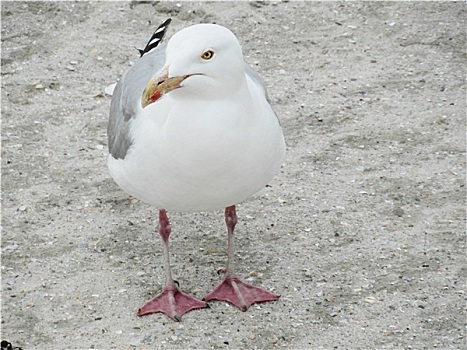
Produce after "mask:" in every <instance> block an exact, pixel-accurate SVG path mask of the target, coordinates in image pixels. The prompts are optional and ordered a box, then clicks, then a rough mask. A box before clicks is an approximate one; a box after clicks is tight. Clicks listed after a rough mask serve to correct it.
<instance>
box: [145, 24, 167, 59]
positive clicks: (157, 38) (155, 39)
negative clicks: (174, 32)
mask: <svg viewBox="0 0 467 350" xmlns="http://www.w3.org/2000/svg"><path fill="white" fill-rule="evenodd" d="M170 22H172V18H167V19H166V20H165V21H164V22H163V23H162V24H161V25H160V26H159V27H157V29H156V30H155V31H154V33H153V34H152V36H151V38H150V39H149V41H148V43H147V44H146V47H145V48H144V49H142V50H141V49H137V50H138V52H139V54H140V58H141V57H143V56H144V55H145V54H147V53H148V52H149V51H151V50H153V49H155V48H156V47H157V46H159V44H160V43H161V42H162V39H163V38H164V35H165V32H166V31H167V28H168V27H169V24H170Z"/></svg>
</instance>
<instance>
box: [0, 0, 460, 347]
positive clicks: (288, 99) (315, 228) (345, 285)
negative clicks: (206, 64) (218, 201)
mask: <svg viewBox="0 0 467 350" xmlns="http://www.w3.org/2000/svg"><path fill="white" fill-rule="evenodd" d="M1 9H2V14H1V19H2V22H1V26H2V56H1V59H2V73H1V74H2V95H1V97H2V124H3V125H2V139H3V144H2V146H3V147H2V206H3V207H2V209H3V210H2V226H3V231H2V310H1V311H2V323H1V327H2V335H1V337H2V340H8V341H10V342H11V343H12V344H13V346H20V347H22V348H23V349H89V348H98V349H158V348H171V349H187V348H192V349H211V348H216V349H217V348H220V349H224V348H225V349H270V348H284V349H411V348H412V349H433V348H440V349H450V348H453V349H461V348H462V347H464V346H465V342H466V338H465V330H466V328H465V319H466V309H465V305H466V304H465V297H466V294H465V292H466V289H465V288H466V285H465V282H466V280H465V279H466V269H465V267H466V259H465V256H464V252H465V215H466V213H465V198H466V197H465V195H466V193H465V122H466V119H465V117H466V113H465V111H466V100H465V96H466V95H465V94H466V89H465V77H466V76H465V73H466V64H465V62H466V51H465V50H466V36H465V35H466V29H465V28H466V23H465V22H466V5H465V3H447V2H432V3H417V2H411V3H401V2H392V3H381V2H378V3H375V2H373V3H354V2H352V3H340V2H332V3H310V2H307V3H305V2H274V3H266V2H253V3H241V2H235V3H200V2H195V3H186V2H183V3H179V4H177V3H175V2H173V3H154V4H151V3H127V2H118V3H117V2H111V3H105V2H90V3H87V2H79V3H78V2H71V3H69V2H66V3H65V2H48V3H22V2H2V3H1ZM167 17H172V18H173V23H172V25H171V28H170V30H169V32H168V37H170V36H171V35H172V34H173V33H175V32H176V31H178V30H180V29H181V28H184V27H186V26H188V25H191V24H195V23H199V22H216V23H219V24H222V25H224V26H227V27H229V28H230V29H231V30H232V31H234V33H236V35H237V36H238V38H239V40H240V42H241V43H242V46H243V49H244V54H245V56H246V57H247V59H248V60H249V62H250V63H251V64H252V65H254V66H255V68H256V69H257V70H258V71H259V72H260V73H261V75H262V76H263V77H264V79H265V81H266V84H267V86H268V88H269V94H270V97H271V101H272V103H273V104H274V106H275V109H276V111H277V113H278V115H279V116H280V119H281V122H282V125H283V129H284V133H285V136H286V139H287V145H288V153H287V160H286V163H285V164H284V166H283V169H282V171H281V172H280V173H279V174H278V176H277V177H276V178H275V179H274V180H273V181H272V182H271V184H270V187H267V188H265V189H264V190H263V191H262V192H260V193H259V194H257V195H255V196H254V197H252V198H251V199H249V200H248V201H246V202H245V203H242V204H241V205H239V207H238V214H239V218H240V223H239V225H238V230H237V235H236V246H237V250H236V258H237V267H238V272H239V275H240V277H241V278H243V279H245V280H248V281H250V283H252V284H255V285H258V286H263V287H264V288H267V289H269V290H271V291H274V292H275V293H278V294H281V296H282V297H281V298H280V300H279V301H278V302H274V303H267V304H261V305H259V306H253V307H251V308H250V309H249V310H248V311H247V312H245V313H243V312H240V311H239V310H238V309H235V308H233V307H232V306H230V305H227V304H226V303H222V302H214V303H211V309H205V310H198V311H194V312H192V313H190V314H187V315H185V316H184V318H183V321H182V322H181V323H176V322H172V321H171V320H169V319H168V318H167V317H166V316H164V315H161V314H158V315H151V316H148V317H143V318H138V317H136V310H137V309H138V307H139V306H141V305H142V304H143V303H144V302H145V301H147V300H149V299H150V298H151V297H153V296H155V295H156V294H157V293H158V292H159V291H160V289H161V287H162V283H163V282H164V276H163V269H162V266H161V264H162V256H161V254H162V247H161V244H160V240H159V237H158V235H157V234H156V217H157V216H156V213H157V211H156V208H153V207H150V206H148V205H145V204H143V203H140V202H138V201H135V200H133V199H132V198H130V197H129V196H128V195H126V194H125V193H123V192H122V191H121V190H120V189H119V188H118V187H117V186H116V185H115V184H114V183H113V181H112V180H111V178H110V176H109V174H108V172H107V169H106V156H107V147H106V125H107V119H108V111H109V105H110V98H109V96H106V95H104V88H105V87H106V86H107V85H109V84H111V83H113V82H115V81H116V80H117V79H118V78H119V77H120V75H121V73H122V72H123V71H124V70H125V69H126V68H127V67H128V66H129V64H130V61H131V60H136V59H137V57H138V54H137V51H136V50H135V48H134V47H139V48H141V47H142V46H143V45H144V43H145V40H147V38H148V37H149V35H150V34H151V33H152V31H153V30H154V28H155V27H156V26H157V25H158V24H159V23H160V22H161V21H163V20H164V19H165V18H167ZM169 216H170V218H171V220H172V229H173V231H172V232H173V235H172V248H173V252H172V265H173V272H174V275H175V277H176V279H177V280H178V281H179V282H180V285H181V286H182V288H183V289H184V290H185V291H186V292H188V293H191V294H193V295H195V296H197V297H199V298H202V297H203V296H204V295H205V294H206V293H208V292H209V291H211V290H212V288H213V287H214V286H215V285H216V284H217V283H218V281H219V276H218V275H217V274H216V271H217V269H218V268H219V267H222V266H223V264H224V262H225V258H226V252H225V248H226V231H225V227H224V224H223V214H222V211H219V212H213V213H198V214H181V213H169Z"/></svg>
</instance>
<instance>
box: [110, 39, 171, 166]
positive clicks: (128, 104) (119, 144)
mask: <svg viewBox="0 0 467 350" xmlns="http://www.w3.org/2000/svg"><path fill="white" fill-rule="evenodd" d="M166 46H167V45H166V44H161V45H160V46H158V47H157V48H156V49H154V50H152V51H151V52H148V53H147V54H145V55H144V56H142V57H141V58H140V59H139V60H137V61H136V62H135V64H134V65H133V66H131V67H130V68H129V69H128V70H127V71H126V72H125V73H124V74H123V75H122V78H121V79H120V80H119V82H118V83H117V86H116V87H115V90H114V92H113V94H112V102H111V103H110V119H109V125H108V128H107V137H108V145H109V153H110V154H111V155H112V157H114V158H115V159H124V158H125V156H126V154H127V152H128V149H129V148H130V147H131V144H132V142H133V140H132V139H131V136H130V132H129V131H130V130H129V129H130V122H131V119H132V118H134V117H135V116H136V114H137V113H138V111H139V110H140V109H141V96H142V95H143V91H144V88H145V87H146V85H147V83H148V82H149V80H150V79H151V78H152V77H153V76H154V75H156V74H157V73H159V72H160V71H162V68H163V67H164V63H165V48H166Z"/></svg>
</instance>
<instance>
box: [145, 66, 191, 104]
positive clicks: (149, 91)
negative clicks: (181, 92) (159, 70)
mask: <svg viewBox="0 0 467 350" xmlns="http://www.w3.org/2000/svg"><path fill="white" fill-rule="evenodd" d="M188 77H189V75H183V76H180V77H172V78H169V76H168V74H167V72H166V71H164V74H163V75H161V76H159V77H156V78H152V79H151V80H149V82H148V84H147V85H146V87H145V89H144V91H143V96H142V97H141V106H142V107H143V108H145V107H146V106H148V105H150V104H151V103H154V102H156V101H157V100H159V99H160V98H161V97H162V96H163V95H165V94H167V93H169V92H170V91H172V90H175V89H178V88H181V85H180V83H181V82H182V81H184V80H185V79H186V78H188Z"/></svg>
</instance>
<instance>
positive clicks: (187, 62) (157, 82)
mask: <svg viewBox="0 0 467 350" xmlns="http://www.w3.org/2000/svg"><path fill="white" fill-rule="evenodd" d="M245 83H246V78H245V63H244V61H243V55H242V49H241V47H240V44H239V42H238V40H237V38H236V37H235V35H234V34H233V33H232V32H231V31H230V30H229V29H227V28H225V27H222V26H220V25H216V24H197V25H194V26H191V27H188V28H185V29H182V30H181V31H179V32H178V33H176V34H175V35H174V36H172V38H171V39H170V40H169V42H168V44H167V49H166V61H165V66H164V68H163V69H162V71H161V72H160V73H159V74H158V75H157V76H155V77H153V78H152V79H151V80H150V81H149V83H148V84H147V85H146V88H145V90H144V92H143V96H142V101H141V103H142V107H143V108H144V107H146V106H147V105H149V104H151V103H154V102H156V101H158V100H159V99H160V98H161V97H162V96H163V95H164V94H168V93H171V94H172V96H173V97H174V98H178V97H183V98H197V99H206V100H212V99H216V98H224V97H227V96H231V95H232V94H234V93H235V92H236V91H237V90H238V89H240V88H241V86H242V84H245Z"/></svg>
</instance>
